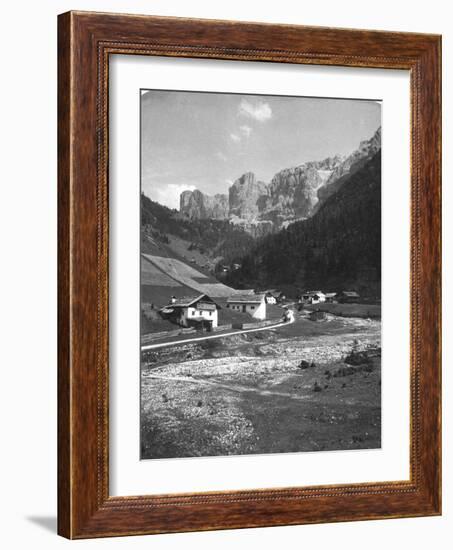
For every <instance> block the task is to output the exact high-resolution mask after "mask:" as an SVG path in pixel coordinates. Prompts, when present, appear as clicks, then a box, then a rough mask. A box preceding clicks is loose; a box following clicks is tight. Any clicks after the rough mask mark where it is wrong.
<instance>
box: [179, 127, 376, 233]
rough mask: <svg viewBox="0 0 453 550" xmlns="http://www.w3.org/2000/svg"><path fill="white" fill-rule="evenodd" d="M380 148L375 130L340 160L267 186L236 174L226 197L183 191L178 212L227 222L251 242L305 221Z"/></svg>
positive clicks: (290, 172) (298, 170)
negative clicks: (232, 224) (239, 228)
mask: <svg viewBox="0 0 453 550" xmlns="http://www.w3.org/2000/svg"><path fill="white" fill-rule="evenodd" d="M380 148H381V129H380V128H379V129H378V130H377V131H376V133H375V134H374V135H373V136H372V137H371V138H370V139H369V140H365V141H362V142H361V143H360V144H359V147H358V149H356V150H355V151H353V153H351V154H350V155H349V156H347V157H346V158H344V157H341V156H339V155H336V156H333V157H328V158H326V159H324V160H321V161H310V162H305V163H304V164H300V165H298V166H295V167H291V168H285V169H284V170H281V171H280V172H277V173H276V174H275V175H274V177H273V178H272V179H271V181H270V182H269V183H265V182H263V181H260V180H257V178H256V176H255V174H254V173H253V172H246V173H244V174H242V175H241V176H240V177H239V178H237V179H236V181H235V182H234V183H233V185H232V186H231V187H230V188H229V190H228V195H227V194H217V195H214V196H210V195H206V194H205V193H202V192H201V191H199V190H198V189H195V190H194V191H183V192H182V193H181V196H180V212H181V214H183V215H184V216H186V217H188V218H190V219H209V218H212V219H229V220H230V221H231V223H234V224H236V225H240V226H241V227H242V228H243V229H244V231H247V232H248V233H250V234H252V235H253V236H254V237H262V236H264V235H267V234H268V233H270V232H273V231H276V230H279V229H281V228H285V227H287V226H288V225H290V224H291V223H294V222H296V221H299V220H304V219H307V218H309V217H311V216H312V215H313V214H314V213H315V212H316V211H317V209H318V208H319V206H320V205H321V204H323V203H324V202H325V201H326V199H327V198H328V197H330V196H331V195H332V194H333V193H335V192H336V191H337V190H338V189H339V188H340V187H341V186H342V185H343V183H344V182H345V181H346V180H347V179H348V178H349V176H351V175H352V174H354V173H355V172H357V171H358V170H359V169H360V168H361V167H362V166H364V164H365V163H366V162H367V161H368V160H370V159H371V158H372V157H373V156H374V155H375V153H376V152H377V151H378V150H380Z"/></svg>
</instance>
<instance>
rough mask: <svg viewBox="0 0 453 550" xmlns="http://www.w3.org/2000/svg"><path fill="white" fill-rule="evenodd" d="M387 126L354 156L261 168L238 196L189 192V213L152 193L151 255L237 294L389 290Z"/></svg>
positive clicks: (145, 226) (147, 214)
mask: <svg viewBox="0 0 453 550" xmlns="http://www.w3.org/2000/svg"><path fill="white" fill-rule="evenodd" d="M380 151H381V129H380V128H379V129H377V131H376V132H375V133H374V135H373V136H372V137H371V138H370V139H368V140H366V141H363V142H361V143H360V144H359V146H358V148H357V149H356V150H354V151H353V152H352V153H351V154H350V155H348V156H346V157H342V156H339V155H336V156H333V157H329V158H326V159H323V160H315V161H310V162H305V163H304V164H301V165H298V166H295V167H290V168H285V169H283V170H281V171H279V172H278V173H276V174H275V175H274V176H273V178H272V179H271V181H269V182H263V181H260V180H258V179H257V178H256V176H255V174H253V173H252V172H247V173H245V174H243V175H241V176H240V177H239V178H237V179H236V180H235V182H234V183H233V185H231V187H230V188H229V190H228V194H217V195H214V196H209V195H206V194H204V193H203V192H201V191H200V190H198V189H195V190H194V191H189V190H187V191H184V192H183V193H182V194H181V196H180V210H179V212H178V211H176V210H170V209H168V208H166V207H164V206H162V205H160V204H158V203H156V202H153V201H151V200H150V199H149V198H148V197H146V196H145V195H143V194H142V202H141V211H142V252H147V250H148V249H149V250H150V251H152V252H154V253H157V250H156V247H157V249H160V252H159V253H160V254H162V253H164V254H165V255H170V256H171V255H174V257H177V258H179V259H182V260H183V261H187V262H189V263H192V264H193V263H196V264H197V265H198V267H200V268H203V269H205V270H207V271H209V272H210V273H211V274H215V275H216V276H217V278H222V280H223V281H224V282H225V283H226V284H231V285H232V286H233V287H235V288H269V287H275V286H279V287H282V288H286V289H287V293H288V294H289V295H291V294H296V292H297V290H298V289H303V288H311V287H313V288H315V287H323V288H332V289H342V288H343V289H347V288H356V289H357V290H360V291H361V292H362V293H363V294H364V295H369V296H377V295H379V292H380V279H381V269H380V257H381V254H380V246H381V155H380Z"/></svg>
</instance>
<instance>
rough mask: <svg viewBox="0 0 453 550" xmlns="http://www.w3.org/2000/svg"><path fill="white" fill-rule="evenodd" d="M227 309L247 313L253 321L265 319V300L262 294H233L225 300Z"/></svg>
mask: <svg viewBox="0 0 453 550" xmlns="http://www.w3.org/2000/svg"><path fill="white" fill-rule="evenodd" d="M226 307H227V308H228V309H231V310H232V311H238V312H240V313H248V314H249V315H251V316H252V317H254V318H255V319H260V320H263V319H266V300H265V298H264V294H252V295H251V294H235V295H233V296H230V297H229V298H228V299H227V306H226Z"/></svg>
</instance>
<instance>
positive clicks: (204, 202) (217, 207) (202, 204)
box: [179, 189, 229, 220]
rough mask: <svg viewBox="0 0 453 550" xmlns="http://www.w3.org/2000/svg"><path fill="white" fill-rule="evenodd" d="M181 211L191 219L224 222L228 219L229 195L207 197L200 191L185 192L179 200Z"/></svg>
mask: <svg viewBox="0 0 453 550" xmlns="http://www.w3.org/2000/svg"><path fill="white" fill-rule="evenodd" d="M179 204H180V211H181V213H183V214H184V215H185V216H187V217H188V218H191V219H197V220H202V219H206V218H213V219H216V220H222V219H226V218H228V215H229V202H228V196H227V195H221V194H218V195H214V196H213V197H211V196H209V195H205V194H204V193H202V192H201V191H199V190H198V189H195V191H183V192H182V193H181V197H180V200H179Z"/></svg>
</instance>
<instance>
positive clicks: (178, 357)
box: [141, 315, 381, 458]
mask: <svg viewBox="0 0 453 550" xmlns="http://www.w3.org/2000/svg"><path fill="white" fill-rule="evenodd" d="M141 376H142V380H141V382H142V411H141V412H142V426H141V442H142V458H167V457H189V456H213V455H230V454H254V453H260V454H263V453H281V452H297V451H320V450H338V449H363V448H378V447H380V439H381V435H380V432H381V411H380V405H381V372H380V322H379V321H377V320H369V319H359V318H347V319H345V318H338V317H334V316H331V315H329V316H328V317H327V319H326V320H323V321H319V322H314V321H310V320H308V319H306V318H304V317H299V316H298V318H297V320H296V322H295V323H294V324H293V325H288V326H285V327H282V328H280V329H276V330H272V331H266V332H261V333H255V334H253V333H252V334H244V335H238V336H233V337H229V338H225V339H218V340H211V341H205V342H201V343H198V344H184V345H181V346H178V347H176V346H175V347H171V348H166V349H164V350H160V351H155V352H150V353H147V354H145V355H144V357H143V364H142V374H141Z"/></svg>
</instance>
